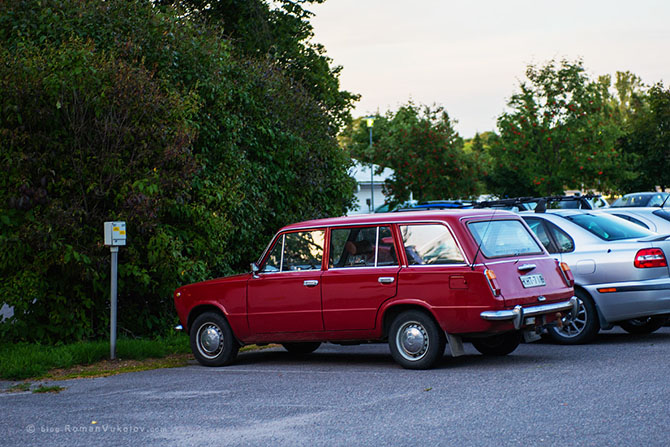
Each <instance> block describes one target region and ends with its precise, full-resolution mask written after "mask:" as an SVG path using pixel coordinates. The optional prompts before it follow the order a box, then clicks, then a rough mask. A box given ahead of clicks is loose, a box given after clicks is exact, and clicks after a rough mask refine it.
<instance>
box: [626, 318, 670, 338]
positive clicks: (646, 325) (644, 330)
mask: <svg viewBox="0 0 670 447" xmlns="http://www.w3.org/2000/svg"><path fill="white" fill-rule="evenodd" d="M667 321H668V316H667V315H662V316H654V317H642V318H633V319H631V320H626V321H622V322H620V323H619V325H620V326H621V328H622V329H623V330H624V331H626V332H628V333H630V334H651V333H652V332H655V331H657V330H658V329H660V328H661V326H663V325H664V324H665V323H666V322H667Z"/></svg>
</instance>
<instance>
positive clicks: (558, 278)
mask: <svg viewBox="0 0 670 447" xmlns="http://www.w3.org/2000/svg"><path fill="white" fill-rule="evenodd" d="M486 266H487V267H488V268H489V269H490V270H493V272H494V273H495V274H496V276H497V278H498V284H499V286H500V294H501V296H502V297H503V299H504V300H505V307H506V308H511V307H513V306H516V305H517V304H520V305H529V304H541V303H551V302H555V301H561V300H565V299H567V298H569V297H570V296H572V288H571V287H569V286H568V285H567V283H566V282H565V280H564V279H563V275H562V273H561V271H560V269H559V267H558V265H557V264H556V261H555V260H554V259H552V258H550V257H548V256H538V257H523V258H517V259H507V260H504V261H503V260H499V261H496V262H487V263H486Z"/></svg>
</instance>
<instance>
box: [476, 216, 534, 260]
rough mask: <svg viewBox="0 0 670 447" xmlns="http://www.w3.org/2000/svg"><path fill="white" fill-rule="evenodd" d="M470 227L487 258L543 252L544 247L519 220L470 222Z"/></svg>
mask: <svg viewBox="0 0 670 447" xmlns="http://www.w3.org/2000/svg"><path fill="white" fill-rule="evenodd" d="M468 228H469V229H470V233H471V234H472V236H473V237H474V239H475V241H476V242H477V244H478V245H479V246H480V247H481V251H482V253H483V254H484V256H486V257H487V258H500V257H506V256H518V255H529V254H540V253H543V251H542V247H540V245H539V244H538V243H537V242H536V241H535V239H534V238H533V236H532V235H531V234H530V232H529V231H528V229H527V228H526V227H525V226H524V225H523V224H522V223H521V222H520V221H518V220H488V221H482V222H470V223H469V224H468Z"/></svg>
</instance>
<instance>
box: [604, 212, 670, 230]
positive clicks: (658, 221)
mask: <svg viewBox="0 0 670 447" xmlns="http://www.w3.org/2000/svg"><path fill="white" fill-rule="evenodd" d="M601 211H602V212H603V213H607V214H612V215H613V216H617V217H620V218H622V219H626V220H627V221H630V222H633V223H635V224H638V225H640V226H641V227H644V228H646V229H648V230H651V231H654V232H656V233H659V234H670V209H668V208H656V207H653V208H649V207H631V208H605V209H603V210H601Z"/></svg>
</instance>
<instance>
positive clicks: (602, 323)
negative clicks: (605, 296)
mask: <svg viewBox="0 0 670 447" xmlns="http://www.w3.org/2000/svg"><path fill="white" fill-rule="evenodd" d="M578 291H579V292H581V293H583V294H584V295H586V296H588V297H589V298H591V301H593V305H594V306H595V308H596V313H597V314H598V323H599V324H600V329H608V328H611V327H612V323H610V322H609V321H607V320H606V319H605V317H603V312H602V311H601V310H600V306H599V305H598V301H596V299H595V298H594V297H593V295H592V294H591V293H590V292H589V291H588V290H587V289H586V288H584V287H582V286H581V285H579V284H575V294H576V293H577V292H578Z"/></svg>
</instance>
